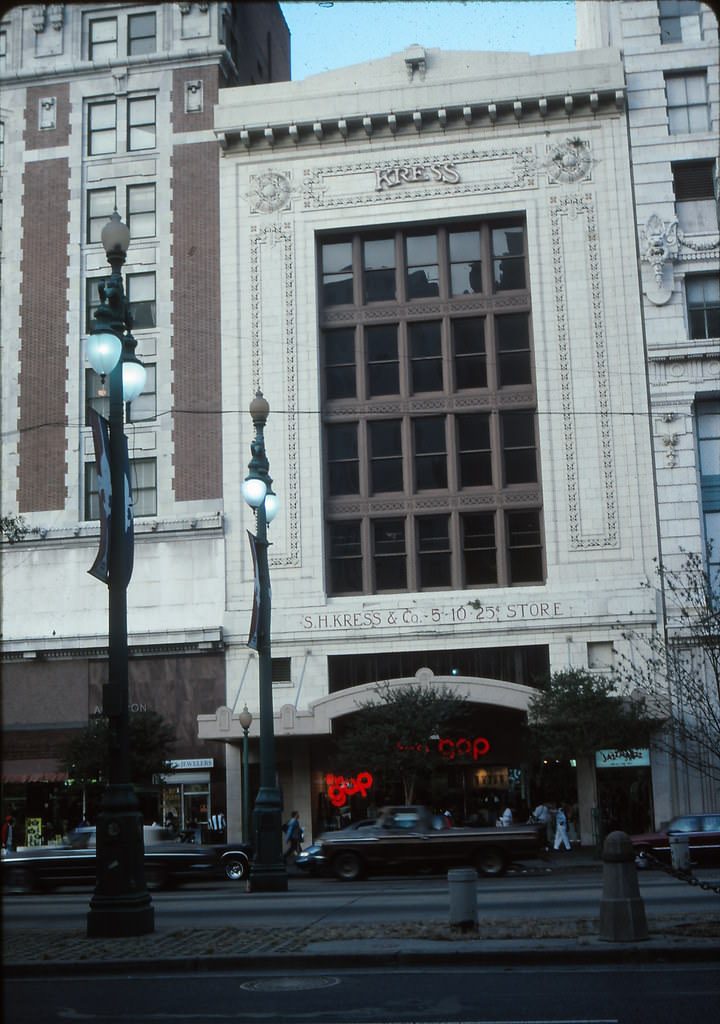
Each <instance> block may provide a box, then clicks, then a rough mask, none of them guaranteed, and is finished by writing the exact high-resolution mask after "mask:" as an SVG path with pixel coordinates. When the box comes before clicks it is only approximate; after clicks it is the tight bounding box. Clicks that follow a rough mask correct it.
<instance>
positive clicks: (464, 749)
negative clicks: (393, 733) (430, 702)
mask: <svg viewBox="0 0 720 1024" xmlns="http://www.w3.org/2000/svg"><path fill="white" fill-rule="evenodd" d="M397 748H398V750H416V751H418V752H419V753H426V754H429V753H430V747H429V746H428V745H427V743H410V744H405V743H398V745H397ZM437 750H438V753H439V754H440V756H441V757H444V758H445V759H446V760H448V761H454V760H455V758H456V757H470V756H471V755H472V759H473V761H479V760H480V758H481V757H485V755H486V754H488V753H489V752H490V741H489V740H486V739H485V737H484V736H476V737H475V739H473V740H470V739H468V738H467V737H465V736H461V737H460V738H459V739H457V740H451V739H448V738H445V739H443V738H442V737H438V740H437Z"/></svg>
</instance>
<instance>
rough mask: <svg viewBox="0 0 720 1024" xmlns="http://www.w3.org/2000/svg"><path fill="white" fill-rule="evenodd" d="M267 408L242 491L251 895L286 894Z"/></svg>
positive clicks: (256, 409)
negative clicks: (249, 625)
mask: <svg viewBox="0 0 720 1024" xmlns="http://www.w3.org/2000/svg"><path fill="white" fill-rule="evenodd" d="M269 412H270V406H269V405H268V403H267V401H266V400H265V399H264V398H263V396H262V392H261V391H258V392H257V394H256V395H255V398H254V399H253V401H252V402H251V403H250V415H251V417H252V421H253V425H254V427H255V438H254V440H253V441H252V443H251V445H250V451H251V452H252V458H251V460H250V463H249V465H248V475H247V476H246V477H245V480H244V481H243V485H242V492H243V497H244V498H245V501H247V503H248V505H250V507H251V508H253V509H254V511H255V516H256V522H257V533H256V536H255V537H254V538H253V545H254V552H255V564H256V572H257V591H256V602H257V607H256V609H255V611H256V633H255V636H256V639H253V638H251V646H255V647H256V648H257V652H258V669H259V677H260V678H259V688H260V789H259V790H258V795H257V798H256V800H255V807H254V808H253V823H252V839H253V847H254V851H253V859H252V864H251V866H250V889H251V890H252V891H253V892H280V891H284V890H287V886H288V881H287V869H286V867H285V863H284V861H283V857H282V824H281V810H282V808H281V800H280V789H279V787H278V784H277V771H276V767H275V733H274V725H273V695H272V656H271V651H270V574H269V569H268V539H267V526H268V523H269V522H271V521H272V520H273V519H274V518H275V515H276V513H277V510H278V507H279V503H278V499H277V497H276V495H275V494H273V491H272V479H271V477H270V464H269V462H268V459H267V455H266V454H265V438H264V436H263V428H264V427H265V423H266V422H267V418H268V413H269Z"/></svg>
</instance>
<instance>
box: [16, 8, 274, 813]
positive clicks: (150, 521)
mask: <svg viewBox="0 0 720 1024" xmlns="http://www.w3.org/2000/svg"><path fill="white" fill-rule="evenodd" d="M289 75H290V64H289V33H288V30H287V26H286V24H285V21H284V19H283V17H282V13H281V12H280V9H279V6H278V5H277V4H275V3H209V4H207V3H205V4H198V3H189V4H143V3H137V4H101V5H97V4H21V5H17V6H15V7H12V8H11V9H10V10H9V12H8V13H7V14H6V15H5V16H4V17H3V19H2V22H0V128H1V130H2V190H3V196H2V198H3V222H2V248H3V262H2V398H3V402H2V437H3V441H2V510H3V514H11V515H20V516H22V517H23V520H24V522H25V524H26V525H27V527H28V528H29V532H28V533H27V534H26V535H25V537H24V538H23V540H22V541H21V542H19V543H17V544H13V545H10V544H7V543H4V544H3V566H2V571H3V576H2V587H3V609H2V620H3V621H2V630H3V632H2V659H3V707H2V726H3V808H4V809H11V810H12V811H13V812H14V813H15V814H16V816H17V817H18V820H19V821H22V820H23V818H24V817H25V816H26V815H28V816H33V817H40V818H42V819H43V820H44V822H45V823H49V825H50V830H51V831H57V830H59V829H60V828H61V827H62V824H63V820H65V821H67V820H69V821H70V823H71V824H72V823H73V818H75V819H77V818H79V816H80V814H79V809H80V806H79V796H78V794H77V787H73V786H72V785H68V784H67V779H66V777H65V774H64V773H63V772H62V771H61V769H60V767H59V765H58V763H57V751H58V747H59V744H60V743H61V742H62V741H63V739H64V738H65V737H67V736H68V735H69V734H71V733H72V732H73V731H75V730H77V729H78V728H80V727H82V726H84V725H86V724H87V722H88V716H89V715H93V714H95V713H96V712H97V711H98V710H99V707H100V705H101V696H100V688H101V685H102V683H103V681H104V679H105V675H106V672H107V661H106V658H107V655H106V649H107V596H106V592H105V588H104V587H103V585H102V584H101V583H99V582H98V581H97V580H95V579H93V578H92V577H91V576H89V575H88V573H87V570H88V569H89V568H90V565H91V564H92V560H93V557H94V549H96V546H97V543H98V538H99V525H98V519H97V517H98V512H97V482H96V477H95V475H94V469H93V449H92V438H91V431H90V427H89V425H88V410H89V408H90V407H91V406H95V407H97V408H98V409H99V410H100V411H102V410H103V406H104V402H106V401H107V399H104V398H103V396H102V387H101V382H100V381H99V380H98V379H97V377H96V376H95V374H94V373H93V371H92V370H91V369H90V368H89V365H88V364H87V362H86V361H85V356H84V348H83V339H84V337H85V336H86V332H87V329H88V324H89V322H90V321H91V319H92V314H93V309H94V308H95V306H96V305H97V303H98V302H99V298H98V293H97V285H98V282H99V281H100V280H102V279H103V278H104V277H105V276H106V275H107V274H108V272H109V268H108V265H107V262H106V259H105V253H104V250H103V248H102V245H101V244H100V231H101V229H102V227H103V225H104V224H105V223H106V222H107V220H108V219H109V216H110V214H111V213H112V211H113V208H114V207H117V209H118V211H119V213H120V215H121V216H122V218H123V219H124V220H125V221H126V222H127V223H128V225H129V227H130V231H131V239H132V241H131V246H130V250H129V252H128V258H127V263H126V265H125V268H124V275H125V283H126V289H127V293H128V297H129V301H130V304H131V309H132V312H133V315H134V325H135V326H134V332H135V336H136V338H137V341H138V350H137V352H138V355H139V357H140V358H141V359H142V361H143V362H144V363H145V365H146V366H147V368H148V383H147V386H146V389H145V392H144V393H143V395H142V396H141V398H140V399H138V400H137V401H136V403H134V405H133V407H132V412H131V413H130V416H129V422H128V426H127V433H128V437H129V447H130V457H131V462H132V477H133V487H134V501H135V514H136V527H135V534H136V555H137V557H136V568H135V574H134V577H133V579H132V582H131V585H130V589H129V622H128V626H129V637H130V648H131V663H130V701H131V706H132V707H134V708H138V709H144V708H147V709H152V710H155V711H158V712H160V713H161V714H163V715H164V716H165V717H166V718H168V719H169V720H170V721H171V722H172V723H173V724H174V725H175V728H176V732H177V735H178V742H177V744H176V749H175V756H176V759H177V760H176V768H177V770H176V771H175V772H174V773H173V775H172V777H169V778H168V780H167V785H166V789H165V792H164V798H165V803H166V805H167V807H166V809H167V808H169V807H171V806H172V808H173V809H174V810H176V811H177V812H178V813H179V814H180V815H181V816H182V817H184V818H193V817H197V816H198V815H199V811H200V807H201V806H203V805H207V806H208V807H209V808H210V809H212V807H213V806H214V807H215V808H216V809H218V810H222V809H223V808H224V802H225V796H224V788H225V768H224V756H223V747H222V745H219V744H215V745H212V744H210V745H208V744H201V743H199V741H198V738H197V728H196V717H197V714H198V713H199V712H200V711H202V710H204V709H205V708H207V707H208V706H214V705H215V704H217V703H220V702H222V701H223V700H224V699H225V660H224V642H223V628H222V627H223V614H224V613H223V608H224V595H223V584H222V580H223V577H224V537H223V516H224V511H223V477H222V473H223V469H222V445H223V423H222V417H221V415H220V408H219V396H220V393H221V364H220V358H221V348H220V324H221V306H220V304H221V287H220V252H219V234H220V210H219V174H218V168H219V162H220V152H219V149H218V146H217V142H216V140H215V136H214V134H213V130H212V126H213V108H214V105H215V104H216V103H217V100H218V96H219V93H220V92H222V91H223V90H224V89H226V88H228V87H230V86H238V85H247V86H251V85H253V84H254V83H260V82H270V81H280V80H286V79H288V78H289ZM158 794H159V791H156V792H154V793H149V794H146V795H145V797H144V798H143V801H144V802H143V809H144V811H145V814H146V815H147V816H148V817H149V818H150V819H152V818H153V817H156V816H157V815H159V814H161V813H162V807H161V806H159V795H158Z"/></svg>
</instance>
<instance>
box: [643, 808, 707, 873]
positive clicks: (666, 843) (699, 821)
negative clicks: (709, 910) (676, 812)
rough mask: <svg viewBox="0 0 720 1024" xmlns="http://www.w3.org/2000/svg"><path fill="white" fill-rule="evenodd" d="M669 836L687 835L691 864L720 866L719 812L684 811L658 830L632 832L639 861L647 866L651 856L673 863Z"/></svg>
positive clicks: (663, 861) (665, 862)
mask: <svg viewBox="0 0 720 1024" xmlns="http://www.w3.org/2000/svg"><path fill="white" fill-rule="evenodd" d="M670 836H685V837H687V840H688V850H689V853H690V863H691V865H692V864H700V865H703V866H707V867H718V866H720V813H714V814H683V815H681V816H680V817H678V818H673V819H672V821H670V822H668V824H667V825H665V826H664V827H663V828H662V829H661V830H660V831H659V832H645V833H643V834H642V835H636V836H631V837H630V838H631V840H632V844H633V849H634V850H635V854H636V856H637V863H638V865H639V866H640V867H647V866H648V865H649V864H651V863H652V860H651V858H655V859H656V860H659V861H661V862H662V863H663V864H670V863H671V856H670Z"/></svg>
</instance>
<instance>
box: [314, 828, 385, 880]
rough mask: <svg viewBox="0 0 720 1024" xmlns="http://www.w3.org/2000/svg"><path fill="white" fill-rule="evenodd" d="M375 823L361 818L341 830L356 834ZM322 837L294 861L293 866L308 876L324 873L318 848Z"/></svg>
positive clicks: (323, 862) (320, 852)
mask: <svg viewBox="0 0 720 1024" xmlns="http://www.w3.org/2000/svg"><path fill="white" fill-rule="evenodd" d="M376 821H377V819H376V818H362V819H361V820H360V821H353V822H352V823H351V824H350V825H346V826H345V828H343V829H341V830H340V831H342V832H357V830H358V829H359V828H368V827H369V826H371V825H374V824H375V822H376ZM322 838H323V836H318V838H317V840H316V841H315V842H314V843H313V844H312V846H308V847H307V848H306V849H304V850H302V851H301V852H300V853H299V854H298V855H297V858H296V860H295V866H296V867H298V868H300V870H301V871H307V873H308V874H309V875H321V874H325V873H326V865H325V858H324V857H323V855H322V849H321V847H320V841H321V840H322Z"/></svg>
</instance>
